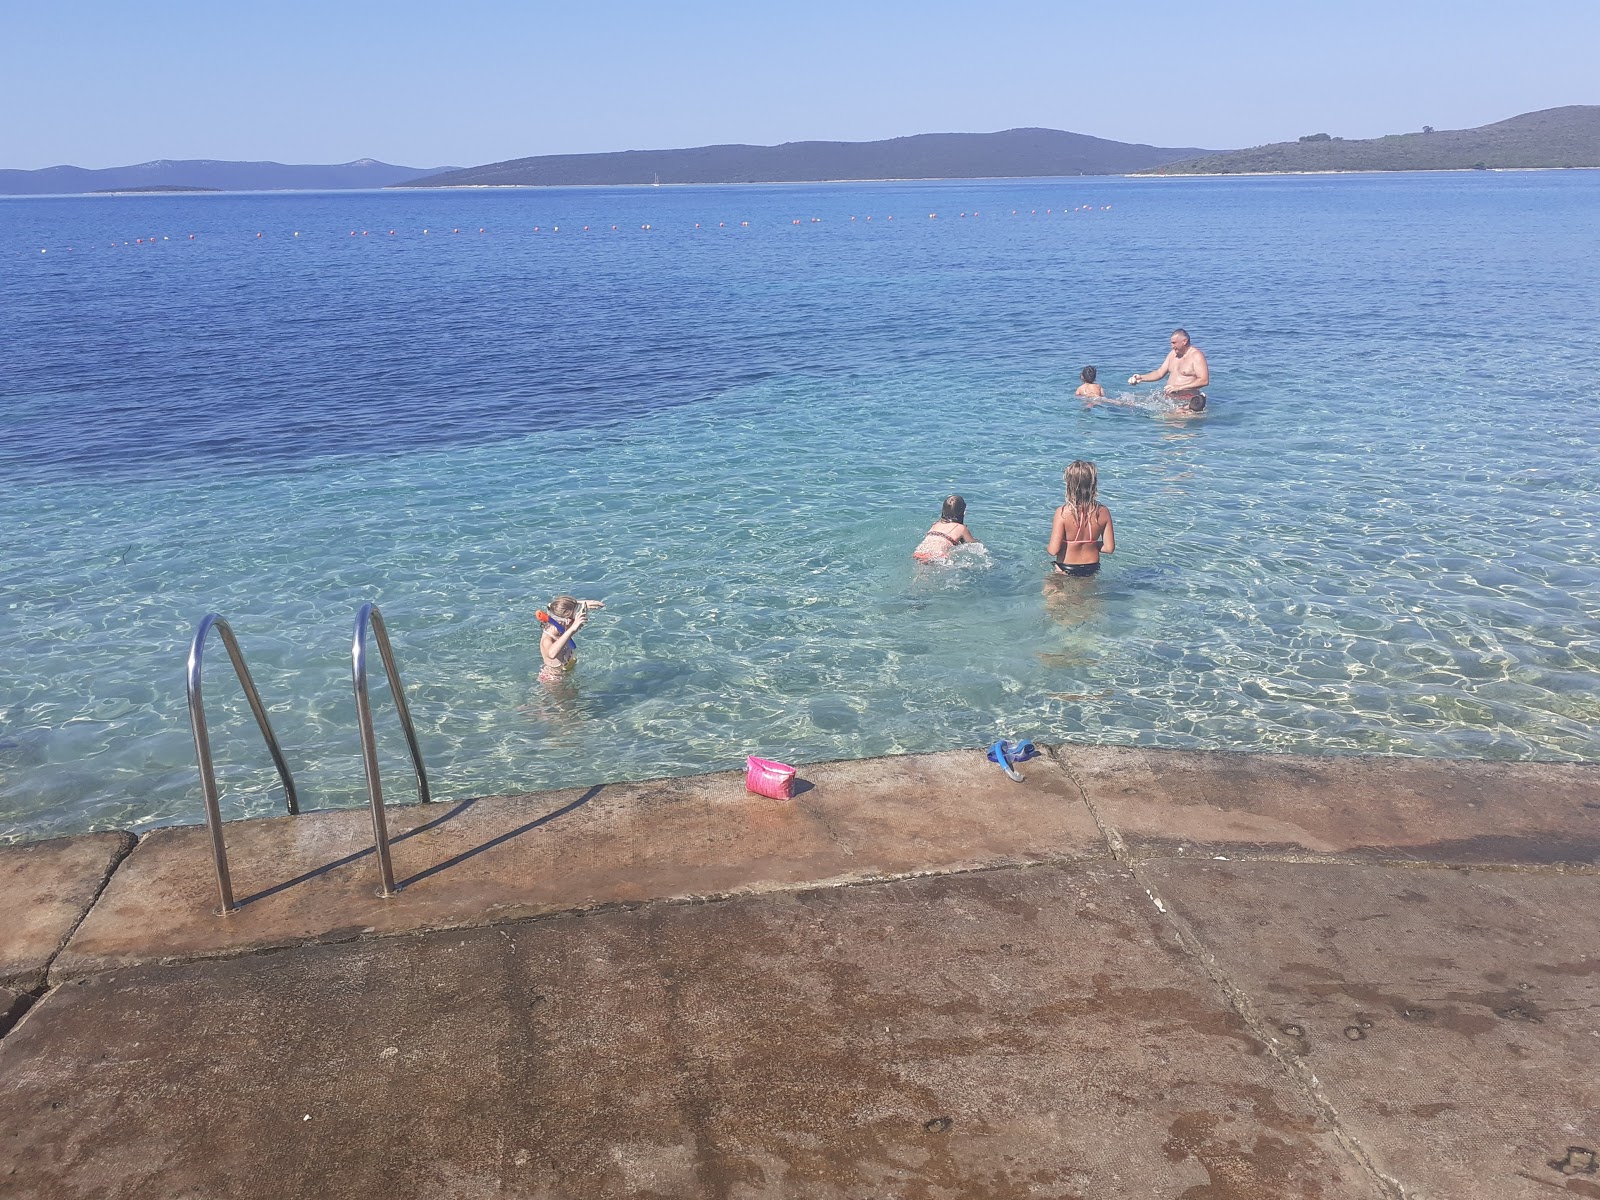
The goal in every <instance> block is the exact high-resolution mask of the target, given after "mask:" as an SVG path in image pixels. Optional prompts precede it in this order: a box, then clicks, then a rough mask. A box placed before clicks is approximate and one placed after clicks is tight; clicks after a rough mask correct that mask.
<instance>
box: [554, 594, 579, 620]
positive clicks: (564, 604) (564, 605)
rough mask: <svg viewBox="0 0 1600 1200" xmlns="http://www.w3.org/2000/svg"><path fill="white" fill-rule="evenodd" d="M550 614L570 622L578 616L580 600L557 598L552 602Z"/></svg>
mask: <svg viewBox="0 0 1600 1200" xmlns="http://www.w3.org/2000/svg"><path fill="white" fill-rule="evenodd" d="M550 613H551V615H552V616H556V617H560V618H561V619H562V620H563V621H570V620H572V618H573V617H575V616H577V615H578V598H577V597H576V596H557V597H556V598H555V599H553V600H551V601H550Z"/></svg>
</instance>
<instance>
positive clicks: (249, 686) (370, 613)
mask: <svg viewBox="0 0 1600 1200" xmlns="http://www.w3.org/2000/svg"><path fill="white" fill-rule="evenodd" d="M212 629H216V631H217V632H218V634H220V635H221V637H222V644H223V645H224V646H225V647H226V648H227V651H228V658H229V659H230V660H231V661H232V663H233V670H234V674H235V675H237V676H238V678H239V683H240V686H241V687H243V688H244V694H245V699H246V700H247V701H248V702H249V704H250V711H251V713H252V714H254V716H255V719H256V725H257V726H259V727H260V729H261V736H262V737H263V738H264V739H265V740H266V743H267V750H268V751H269V752H270V753H271V755H272V762H273V765H274V766H276V767H277V769H278V778H279V779H281V780H282V781H283V791H284V802H285V805H286V807H287V808H288V810H289V814H290V815H291V816H294V815H297V814H298V813H299V812H300V802H299V799H298V797H297V796H296V794H295V789H294V779H293V778H292V777H291V775H290V774H289V764H288V763H287V762H285V761H284V757H283V751H282V750H281V749H280V748H279V746H278V739H277V737H276V736H275V735H274V734H273V732H272V724H271V722H270V721H268V719H267V710H266V708H265V707H264V706H263V705H262V703H261V696H260V693H258V692H257V691H256V685H255V681H254V680H252V679H251V678H250V668H249V667H248V666H246V665H245V661H244V654H243V652H241V651H240V649H239V642H238V639H237V638H235V637H234V635H233V630H232V629H231V628H230V627H229V625H228V623H227V622H226V621H225V620H223V619H222V618H221V617H220V616H218V615H217V614H216V613H208V614H206V616H205V618H204V619H203V620H202V621H201V622H200V627H199V628H198V629H197V630H196V631H195V635H194V641H193V642H192V643H191V645H190V647H189V669H188V693H189V726H190V728H191V729H192V730H193V732H194V752H195V758H196V759H197V760H198V762H199V765H200V791H201V795H202V797H203V799H204V801H205V810H206V827H207V829H208V830H209V832H210V834H211V855H212V859H213V862H214V864H215V866H216V874H217V894H218V897H219V899H220V902H221V912H222V913H224V914H227V913H231V912H236V911H238V907H239V906H238V905H237V904H236V903H235V902H234V898H233V883H232V879H231V877H230V876H229V873H228V852H227V847H226V846H225V845H224V844H223V838H222V812H221V807H220V804H219V802H218V793H217V779H216V773H215V771H214V769H213V767H212V760H211V735H210V732H209V730H208V729H207V726H206V714H205V704H204V701H203V698H202V694H201V688H200V677H201V665H202V663H203V662H204V659H205V647H206V636H207V634H209V633H210V632H211V630H212ZM368 629H371V630H372V632H373V635H374V636H375V637H376V639H377V643H378V654H379V656H380V657H381V658H382V659H383V667H384V671H385V673H386V674H387V675H388V677H389V690H390V692H391V693H392V694H393V695H394V702H395V709H396V710H397V711H398V712H399V714H400V727H401V729H402V730H403V731H404V733H405V737H406V745H407V747H408V748H409V749H410V751H411V765H412V769H413V770H414V771H415V772H416V777H417V800H418V803H421V804H426V803H428V799H429V791H428V774H427V771H426V769H425V768H424V767H423V765H422V750H421V748H420V747H419V746H418V744H417V731H416V726H415V725H414V724H413V723H412V720H411V709H410V706H409V705H407V704H406V693H405V685H404V684H403V683H402V682H401V680H400V668H399V667H398V666H397V665H396V664H395V660H394V648H393V646H391V645H390V644H389V634H388V632H387V630H385V628H384V625H383V614H382V613H381V612H379V611H378V607H377V605H375V604H370V603H369V604H363V605H362V606H361V611H360V612H358V613H357V614H356V626H355V639H354V641H353V642H352V643H351V646H350V675H351V681H352V683H353V684H354V686H355V696H356V716H357V718H358V720H359V722H360V725H361V761H362V766H363V767H364V768H365V770H366V777H367V801H368V803H369V805H370V806H371V808H372V835H373V846H374V849H375V851H376V853H377V858H378V873H379V880H380V885H381V886H380V888H379V894H380V895H383V896H393V895H395V894H396V892H398V891H399V888H398V887H397V885H396V884H395V881H394V867H393V865H392V863H391V862H390V858H389V829H388V822H387V821H386V820H385V818H384V805H383V784H382V780H381V778H380V776H379V771H378V743H377V738H376V736H375V734H374V733H373V728H372V704H371V701H370V699H369V698H368V694H367V631H368Z"/></svg>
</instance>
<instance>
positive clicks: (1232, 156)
mask: <svg viewBox="0 0 1600 1200" xmlns="http://www.w3.org/2000/svg"><path fill="white" fill-rule="evenodd" d="M1557 167H1600V104H1569V105H1566V106H1565V107H1562V108H1545V109H1540V110H1539V111H1538V112H1531V113H1523V114H1522V115H1521V116H1517V117H1511V118H1510V119H1508V120H1505V121H1496V122H1495V123H1494V124H1492V125H1480V126H1478V127H1477V128H1476V129H1438V130H1435V129H1432V128H1428V129H1424V130H1423V131H1421V132H1419V133H1391V134H1389V135H1388V136H1387V137H1379V138H1361V139H1356V140H1349V141H1347V140H1346V139H1344V138H1337V137H1332V136H1331V135H1329V134H1326V133H1311V134H1306V135H1305V136H1304V137H1302V138H1300V139H1299V140H1298V141H1293V142H1275V143H1273V144H1272V145H1270V146H1256V147H1253V148H1252V149H1249V150H1233V151H1230V152H1228V153H1226V154H1211V155H1205V156H1197V157H1195V158H1191V159H1186V160H1184V161H1183V162H1174V163H1166V164H1160V165H1157V166H1155V167H1153V168H1151V167H1147V168H1143V169H1141V171H1140V172H1139V173H1140V174H1145V175H1251V174H1284V173H1292V172H1302V171H1305V172H1310V171H1466V170H1471V169H1473V168H1477V169H1479V170H1497V169H1498V170H1518V169H1522V170H1528V169H1540V168H1545V169H1548V168H1557Z"/></svg>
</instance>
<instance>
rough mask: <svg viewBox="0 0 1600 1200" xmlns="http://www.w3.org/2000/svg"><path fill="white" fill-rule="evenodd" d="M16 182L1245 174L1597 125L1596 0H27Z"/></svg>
mask: <svg viewBox="0 0 1600 1200" xmlns="http://www.w3.org/2000/svg"><path fill="white" fill-rule="evenodd" d="M4 11H5V16H4V20H3V21H0V29H3V32H4V39H3V45H0V111H3V112H4V114H5V115H4V117H3V119H0V167H20V168H34V167H46V166H54V165H56V164H60V163H72V164H74V165H77V166H84V167H107V166H120V165H124V164H128V163H136V162H143V161H146V160H149V159H153V158H219V159H273V160H276V161H279V162H294V163H333V162H346V161H349V160H351V159H355V158H378V159H383V160H385V161H388V162H392V163H403V164H405V165H408V166H419V167H432V166H443V165H452V166H475V165H477V164H480V163H486V162H496V161H499V160H502V159H507V158H520V157H523V156H525V155H531V154H556V153H581V152H586V151H600V150H627V149H644V148H659V147H671V146H695V145H704V144H707V143H715V142H755V143H763V144H770V143H774V142H783V141H795V140H802V139H809V138H824V139H839V140H846V141H858V140H867V139H873V138H884V137H898V136H901V135H904V134H912V133H934V132H947V131H988V130H996V129H1007V128H1012V127H1015V126H1020V125H1042V126H1049V127H1051V128H1056V129H1069V130H1072V131H1074V132H1077V133H1089V134H1094V135H1095V136H1098V137H1106V138H1114V139H1116V140H1118V141H1129V142H1148V143H1152V144H1154V145H1159V146H1198V147H1203V148H1206V149H1232V148H1235V147H1241V146H1251V145H1258V144H1260V143H1263V142H1272V141H1283V140H1286V139H1290V138H1294V137H1297V136H1299V135H1301V134H1305V133H1320V132H1327V133H1331V134H1334V135H1335V136H1341V137H1352V138H1355V137H1375V136H1377V135H1380V134H1384V133H1400V132H1406V131H1409V130H1415V129H1420V128H1421V127H1422V126H1423V125H1424V124H1428V125H1433V126H1435V127H1437V128H1439V129H1457V128H1464V127H1468V126H1473V125H1481V124H1485V123H1487V122H1489V121H1497V120H1501V119H1503V118H1505V117H1510V116H1514V115H1516V114H1517V113H1522V112H1529V111H1532V110H1534V109H1540V108H1551V107H1554V106H1556V105H1563V104H1594V103H1597V102H1600V70H1596V69H1595V66H1594V55H1595V53H1596V47H1597V46H1600V0H1523V2H1522V3H1496V4H1490V3H1483V2H1478V0H1461V2H1459V3H1442V2H1437V0H1383V2H1375V0H1345V2H1343V3H1339V4H1333V3H1323V4H1308V3H1303V2H1296V0H1270V2H1269V0H1189V2H1176V0H1174V2H1169V0H1095V2H1084V0H1050V2H1041V0H999V2H998V3H980V2H978V0H962V2H959V3H955V2H948V0H926V2H924V3H909V2H903V0H851V2H850V3H844V2H840V0H788V2H786V3H779V4H773V3H765V4H764V3H761V2H760V0H755V2H754V3H728V2H721V0H652V2H650V3H637V2H634V0H614V2H613V3H610V4H583V3H571V2H567V3H562V4H547V3H542V2H540V0H525V2H523V3H515V2H510V0H457V2H456V3H448V2H442V3H427V4H424V3H418V2H415V0H385V2H381V3H380V2H371V0H332V2H331V3H329V2H328V0H316V2H311V0H279V2H277V3H273V2H270V0H268V2H267V3H258V4H235V3H229V2H227V0H222V2H218V0H205V2H190V3H183V2H179V0H148V2H146V3H141V4H129V3H127V2H126V0H62V2H59V3H54V4H46V3H42V2H40V0H32V2H29V0H8V2H7V3H6V5H5V10H4Z"/></svg>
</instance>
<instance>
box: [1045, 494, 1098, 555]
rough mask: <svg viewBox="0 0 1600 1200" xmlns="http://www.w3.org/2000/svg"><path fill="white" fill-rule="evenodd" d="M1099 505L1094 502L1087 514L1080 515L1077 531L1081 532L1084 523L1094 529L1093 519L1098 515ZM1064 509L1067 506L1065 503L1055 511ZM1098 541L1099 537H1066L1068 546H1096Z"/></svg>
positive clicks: (1063, 510)
mask: <svg viewBox="0 0 1600 1200" xmlns="http://www.w3.org/2000/svg"><path fill="white" fill-rule="evenodd" d="M1100 507H1101V506H1100V505H1098V504H1096V505H1095V506H1094V507H1093V508H1091V509H1090V510H1089V513H1088V515H1087V516H1085V517H1082V518H1081V519H1080V521H1079V525H1078V532H1079V533H1082V532H1083V528H1084V525H1085V524H1087V525H1088V527H1089V529H1090V530H1091V531H1093V529H1094V519H1095V518H1096V517H1098V516H1099V515H1100ZM1066 509H1067V506H1066V505H1065V504H1063V505H1062V506H1061V507H1060V508H1059V509H1057V510H1056V511H1057V512H1065V511H1066ZM1100 542H1101V539H1100V538H1098V537H1087V538H1068V539H1067V542H1066V544H1067V545H1068V546H1098V545H1099V544H1100Z"/></svg>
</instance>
